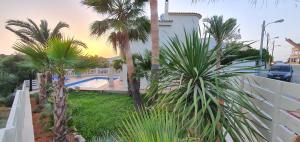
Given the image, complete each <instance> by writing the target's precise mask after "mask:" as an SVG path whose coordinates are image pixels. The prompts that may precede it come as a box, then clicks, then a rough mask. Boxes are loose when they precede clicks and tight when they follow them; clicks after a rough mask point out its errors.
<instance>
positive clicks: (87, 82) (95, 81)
mask: <svg viewBox="0 0 300 142" xmlns="http://www.w3.org/2000/svg"><path fill="white" fill-rule="evenodd" d="M113 79H114V80H116V79H118V78H117V77H114V78H113ZM107 83H108V77H92V78H88V79H84V80H80V81H76V82H72V83H66V84H65V86H66V87H71V88H73V87H84V88H98V87H101V86H103V85H105V84H107Z"/></svg>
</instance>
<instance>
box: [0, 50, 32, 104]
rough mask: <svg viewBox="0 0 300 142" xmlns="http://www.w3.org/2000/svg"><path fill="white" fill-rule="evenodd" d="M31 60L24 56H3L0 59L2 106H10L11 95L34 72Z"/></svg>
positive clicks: (0, 95)
mask: <svg viewBox="0 0 300 142" xmlns="http://www.w3.org/2000/svg"><path fill="white" fill-rule="evenodd" d="M34 70H35V68H34V67H33V66H32V64H31V62H30V59H29V58H27V57H26V56H24V55H20V54H17V55H2V56H1V57H0V90H1V91H0V98H1V100H4V102H3V101H2V102H0V103H1V105H2V104H3V103H4V104H5V105H8V106H10V105H11V103H12V102H11V101H8V102H7V100H10V98H11V97H10V94H11V93H13V91H14V90H15V89H16V88H17V87H18V86H20V85H21V84H22V83H23V81H24V80H27V79H29V76H28V75H29V73H30V72H32V71H34Z"/></svg>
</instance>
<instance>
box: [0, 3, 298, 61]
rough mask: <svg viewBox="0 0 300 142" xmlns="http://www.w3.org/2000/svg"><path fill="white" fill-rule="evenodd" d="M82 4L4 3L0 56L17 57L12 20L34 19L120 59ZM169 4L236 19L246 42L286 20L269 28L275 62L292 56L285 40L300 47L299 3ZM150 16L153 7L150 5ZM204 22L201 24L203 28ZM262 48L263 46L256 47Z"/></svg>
mask: <svg viewBox="0 0 300 142" xmlns="http://www.w3.org/2000/svg"><path fill="white" fill-rule="evenodd" d="M80 1H81V0H1V2H0V53H1V54H13V53H15V51H14V50H13V49H12V48H11V46H12V45H13V43H14V42H15V41H16V40H17V37H16V36H15V35H14V34H13V33H11V32H10V31H8V30H6V29H5V22H6V21H7V20H8V19H19V20H26V19H27V18H31V19H33V20H34V21H35V22H36V23H39V20H40V19H46V20H47V21H48V23H49V25H50V27H54V25H56V24H57V23H58V22H59V21H63V22H66V23H68V24H69V25H70V28H69V29H64V30H63V31H62V32H63V33H64V35H65V36H69V37H74V38H76V39H78V40H81V41H84V42H85V43H87V45H88V46H89V49H88V50H87V53H89V54H91V55H100V56H103V57H112V56H116V53H115V52H114V51H113V50H112V48H111V46H110V45H109V43H108V42H107V40H106V37H103V38H96V37H92V36H90V32H89V26H90V24H91V23H92V22H93V21H94V20H101V19H103V18H104V17H103V16H102V15H100V14H97V13H96V12H95V11H94V10H92V9H91V8H88V7H87V6H84V5H82V4H81V3H80ZM158 1H159V14H161V13H162V12H163V11H164V0H158ZM207 1H208V0H199V1H198V2H197V3H193V2H192V0H169V3H170V5H169V11H170V12H197V13H200V14H202V15H203V17H210V16H213V15H223V16H224V17H225V18H229V17H233V18H236V19H237V20H238V24H239V28H240V29H241V35H242V40H259V39H260V32H261V24H262V22H263V20H266V21H267V22H272V21H275V20H278V19H281V18H283V19H284V20H285V21H284V22H283V23H278V24H272V25H269V26H268V27H267V31H268V32H269V33H270V35H271V37H275V36H279V37H280V39H277V40H276V45H277V44H279V45H281V47H276V49H275V51H274V55H275V60H286V59H287V58H288V56H289V54H290V52H291V46H290V45H289V44H288V43H287V42H285V40H284V39H285V38H286V37H288V38H291V39H293V40H294V41H296V42H298V43H300V3H297V2H295V1H296V0H279V3H278V4H275V3H274V1H275V0H257V1H258V2H257V4H256V5H253V4H251V3H250V2H249V1H251V0H215V2H214V3H208V2H207ZM146 12H147V15H148V16H149V13H150V12H149V5H148V4H147V5H146ZM201 22H202V21H200V24H201ZM253 46H254V47H255V48H258V47H259V42H257V43H256V44H254V45H253Z"/></svg>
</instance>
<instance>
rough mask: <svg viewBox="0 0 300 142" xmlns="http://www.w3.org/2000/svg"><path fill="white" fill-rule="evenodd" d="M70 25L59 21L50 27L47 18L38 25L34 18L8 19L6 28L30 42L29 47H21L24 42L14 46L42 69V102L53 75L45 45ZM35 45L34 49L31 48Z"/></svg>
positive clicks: (58, 36)
mask: <svg viewBox="0 0 300 142" xmlns="http://www.w3.org/2000/svg"><path fill="white" fill-rule="evenodd" d="M68 27H69V25H68V24H66V23H64V22H59V23H58V24H56V26H55V27H54V29H53V30H52V31H51V29H50V28H49V27H48V22H47V21H46V20H41V23H40V25H39V26H38V25H37V24H36V23H35V22H34V21H33V20H31V19H28V20H27V21H21V20H8V21H7V22H6V26H5V28H6V29H8V30H9V31H11V32H13V33H15V34H16V35H17V36H18V37H19V38H20V40H21V41H22V42H23V43H25V44H28V46H27V48H19V47H20V46H21V47H22V46H25V45H24V44H21V45H20V44H18V45H16V46H15V47H14V49H15V50H17V51H19V52H21V53H24V54H26V55H28V56H30V57H31V59H32V61H33V62H34V63H35V65H36V66H37V67H38V69H40V71H41V72H42V73H41V76H40V103H41V104H43V103H44V102H45V101H46V98H47V97H46V96H47V94H46V84H47V83H48V84H51V82H52V75H51V72H49V70H47V69H48V67H49V62H48V61H49V60H48V59H47V56H45V50H44V49H43V48H46V47H45V45H46V43H47V41H48V40H49V39H51V38H61V37H62V34H61V32H60V31H61V29H63V28H68ZM30 47H33V49H29V48H30Z"/></svg>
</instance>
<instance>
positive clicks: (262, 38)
mask: <svg viewBox="0 0 300 142" xmlns="http://www.w3.org/2000/svg"><path fill="white" fill-rule="evenodd" d="M265 29H266V21H265V20H264V22H263V24H262V26H261V37H260V48H259V63H258V65H259V71H260V67H261V66H262V58H263V57H262V51H263V46H264V36H265Z"/></svg>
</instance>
